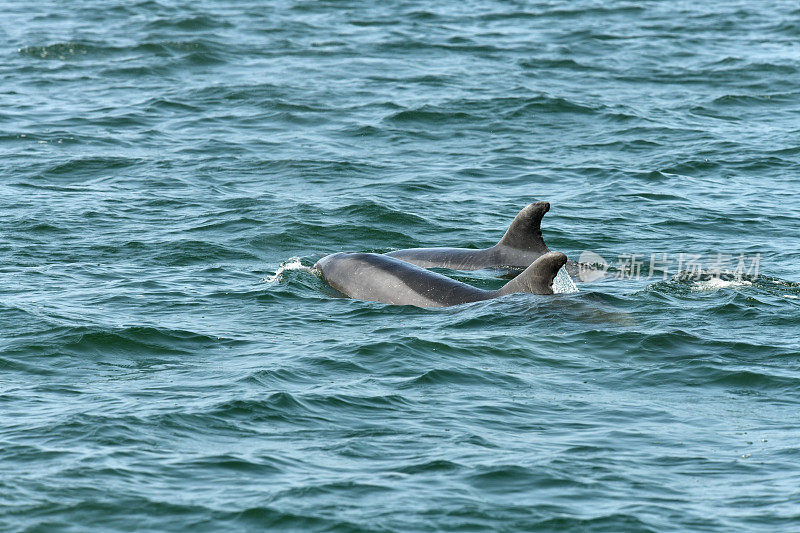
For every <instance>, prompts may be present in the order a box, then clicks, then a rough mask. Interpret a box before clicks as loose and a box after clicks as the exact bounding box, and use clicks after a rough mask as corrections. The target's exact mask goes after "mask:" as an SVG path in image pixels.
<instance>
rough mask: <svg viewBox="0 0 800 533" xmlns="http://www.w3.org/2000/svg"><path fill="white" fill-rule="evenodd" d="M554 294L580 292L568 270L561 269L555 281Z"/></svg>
mask: <svg viewBox="0 0 800 533" xmlns="http://www.w3.org/2000/svg"><path fill="white" fill-rule="evenodd" d="M553 292H554V293H555V294H566V293H570V292H578V287H576V286H575V283H574V282H573V281H572V278H571V277H569V274H567V269H566V268H564V267H561V269H560V270H559V271H558V274H556V277H555V279H553Z"/></svg>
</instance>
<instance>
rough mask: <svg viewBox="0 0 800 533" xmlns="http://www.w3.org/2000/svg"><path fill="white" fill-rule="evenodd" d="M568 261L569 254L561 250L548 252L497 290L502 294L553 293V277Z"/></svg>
mask: <svg viewBox="0 0 800 533" xmlns="http://www.w3.org/2000/svg"><path fill="white" fill-rule="evenodd" d="M566 262H567V256H566V255H564V254H562V253H561V252H550V253H547V254H545V255H543V256H542V257H540V258H539V259H537V260H536V261H534V262H533V264H531V266H529V267H528V268H526V269H525V270H524V271H523V272H522V274H520V275H519V276H517V277H516V278H514V279H512V280H511V281H509V282H508V283H506V284H505V286H504V287H503V288H502V289H500V290H499V291H497V292H498V293H499V295H500V296H502V295H504V294H514V293H516V292H530V293H533V294H553V279H555V277H556V274H558V271H559V269H560V268H561V267H563V266H564V264H566Z"/></svg>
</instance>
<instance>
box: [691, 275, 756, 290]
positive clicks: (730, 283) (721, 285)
mask: <svg viewBox="0 0 800 533" xmlns="http://www.w3.org/2000/svg"><path fill="white" fill-rule="evenodd" d="M752 284H753V282H751V281H747V280H744V279H739V280H737V279H729V280H726V279H722V278H711V279H706V280H700V281H695V282H694V285H693V286H692V290H693V291H718V290H719V289H727V288H729V287H747V286H750V285H752Z"/></svg>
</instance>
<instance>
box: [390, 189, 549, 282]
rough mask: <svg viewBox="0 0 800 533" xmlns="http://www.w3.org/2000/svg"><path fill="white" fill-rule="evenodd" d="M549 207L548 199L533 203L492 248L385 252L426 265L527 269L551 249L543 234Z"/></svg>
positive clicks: (418, 264)
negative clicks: (543, 222) (543, 218)
mask: <svg viewBox="0 0 800 533" xmlns="http://www.w3.org/2000/svg"><path fill="white" fill-rule="evenodd" d="M549 210H550V204H549V203H548V202H536V203H533V204H530V205H529V206H527V207H526V208H525V209H523V210H522V211H520V212H519V214H518V215H517V216H516V217H515V218H514V220H513V221H512V222H511V225H510V226H509V227H508V230H507V231H506V233H505V235H503V238H502V239H500V242H498V243H497V244H495V245H494V246H492V247H491V248H485V249H483V250H471V249H468V248H409V249H406V250H397V251H394V252H389V253H387V254H385V255H388V256H389V257H394V258H396V259H402V260H403V261H407V262H409V263H413V264H415V265H417V266H420V267H423V268H433V267H440V268H450V269H453V270H479V269H482V268H497V269H520V270H521V269H524V268H527V267H528V266H529V265H531V264H532V263H533V262H534V261H536V259H538V258H539V257H541V256H542V255H544V254H546V253H548V252H550V250H549V249H548V248H547V245H546V244H545V243H544V239H543V238H542V228H541V224H542V217H543V216H544V215H545V213H547V212H548V211H549Z"/></svg>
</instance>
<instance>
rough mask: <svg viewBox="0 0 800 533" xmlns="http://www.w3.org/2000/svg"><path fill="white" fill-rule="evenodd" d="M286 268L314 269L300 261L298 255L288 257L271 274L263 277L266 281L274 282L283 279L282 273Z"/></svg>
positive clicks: (311, 271)
mask: <svg viewBox="0 0 800 533" xmlns="http://www.w3.org/2000/svg"><path fill="white" fill-rule="evenodd" d="M287 270H300V271H302V272H308V273H313V272H314V269H313V268H311V267H307V266H305V265H304V264H303V263H301V262H300V258H299V257H292V258H289V259H288V260H287V261H284V262H283V263H281V264H280V266H279V267H278V270H276V271H275V273H274V274H273V275H271V276H267V277H266V278H264V281H265V282H267V283H275V282H276V281H278V280H282V279H283V273H284V272H286V271H287Z"/></svg>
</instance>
